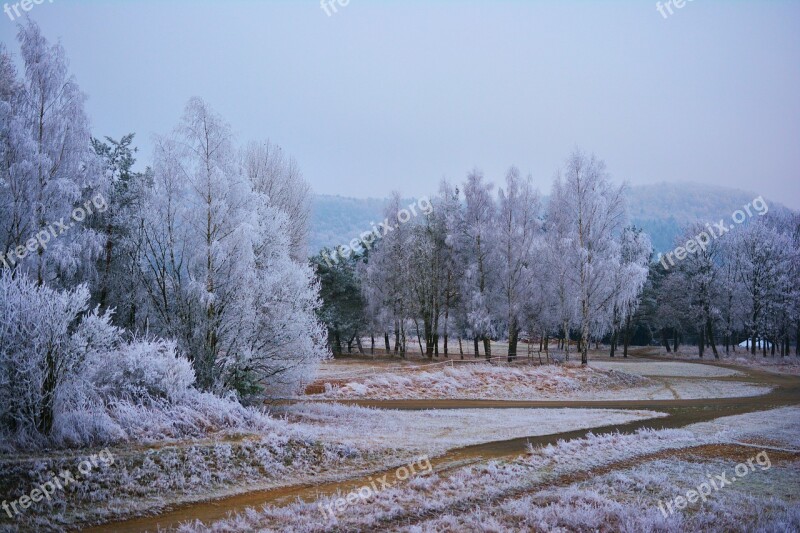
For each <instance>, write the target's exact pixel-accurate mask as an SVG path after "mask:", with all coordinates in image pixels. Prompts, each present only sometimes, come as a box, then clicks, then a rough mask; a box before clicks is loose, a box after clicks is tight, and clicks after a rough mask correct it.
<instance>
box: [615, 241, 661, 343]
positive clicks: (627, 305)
mask: <svg viewBox="0 0 800 533" xmlns="http://www.w3.org/2000/svg"><path fill="white" fill-rule="evenodd" d="M652 253H653V247H652V244H651V243H650V237H648V236H647V234H646V233H644V232H642V231H641V230H638V229H636V228H632V227H628V228H625V229H624V230H623V232H622V235H620V260H619V266H618V268H616V269H614V270H613V272H612V275H613V278H612V279H613V283H614V297H613V301H612V302H613V303H612V310H613V311H612V330H613V333H612V339H611V356H612V357H613V356H614V346H615V344H616V342H617V334H618V332H620V331H621V332H622V335H623V339H622V340H623V356H624V357H628V346H629V345H630V338H631V322H632V320H633V316H634V314H635V313H636V311H637V309H638V307H639V304H640V302H641V297H642V291H643V290H644V285H645V282H646V281H647V276H648V272H649V269H648V263H649V262H650V255H651V254H652Z"/></svg>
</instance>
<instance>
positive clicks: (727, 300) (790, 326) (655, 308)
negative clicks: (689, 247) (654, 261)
mask: <svg viewBox="0 0 800 533" xmlns="http://www.w3.org/2000/svg"><path fill="white" fill-rule="evenodd" d="M703 231H705V232H708V229H707V227H706V226H704V225H702V224H695V225H692V226H690V227H688V228H686V231H685V232H684V234H683V235H682V236H680V237H679V238H678V239H677V241H676V242H677V243H678V244H680V243H686V242H687V241H689V240H690V239H692V238H694V237H695V236H696V235H699V234H700V233H701V232H703ZM642 309H643V313H642V316H641V317H640V318H641V323H643V324H647V325H649V326H650V327H651V328H652V330H653V331H654V332H655V333H656V335H657V336H658V337H659V338H660V341H661V343H662V344H663V345H664V346H665V347H666V349H667V350H668V351H671V350H677V349H678V346H679V339H681V338H685V339H690V340H692V341H693V342H696V343H697V345H698V348H699V355H700V357H703V355H704V353H705V351H706V350H707V349H710V350H711V351H712V352H713V354H714V356H715V357H717V358H718V357H719V352H720V348H718V345H722V346H724V350H725V353H730V352H731V351H734V352H735V351H736V348H737V346H738V345H739V344H740V343H742V342H746V343H747V344H746V346H747V347H748V348H749V351H750V352H751V353H752V354H755V353H756V351H757V350H758V349H760V351H761V353H762V354H763V355H764V356H766V355H767V353H771V354H773V355H775V354H776V353H778V354H780V355H788V354H789V352H790V345H791V341H792V339H794V340H795V343H796V342H797V340H798V338H800V216H798V215H797V214H793V213H778V212H775V213H773V212H770V213H769V214H766V213H765V214H764V215H762V216H760V217H758V218H757V219H755V220H752V221H750V223H749V224H747V225H745V226H739V227H735V228H733V229H731V230H730V232H729V233H727V234H725V235H723V236H720V237H719V238H718V239H713V240H710V241H709V242H708V243H707V244H706V245H705V246H704V247H701V248H698V250H697V251H696V253H693V254H690V255H688V256H687V258H686V259H685V260H683V261H681V262H679V263H678V264H677V265H676V266H675V268H670V269H665V268H663V266H662V265H661V264H658V266H655V265H654V267H653V268H652V271H651V278H650V282H649V284H648V287H647V291H646V298H645V305H644V306H643V308H642ZM670 344H671V346H670ZM795 348H796V349H797V344H795Z"/></svg>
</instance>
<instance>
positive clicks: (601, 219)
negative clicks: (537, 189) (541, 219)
mask: <svg viewBox="0 0 800 533" xmlns="http://www.w3.org/2000/svg"><path fill="white" fill-rule="evenodd" d="M556 183H557V184H558V186H556V187H554V190H553V196H552V198H551V207H552V210H551V213H552V214H553V215H554V216H555V217H558V218H561V219H566V227H567V228H568V231H567V238H568V239H569V242H570V244H571V246H572V248H573V250H574V253H573V254H571V256H570V257H569V258H568V260H569V261H571V262H572V264H571V265H570V267H569V269H568V270H569V275H570V277H571V278H572V280H573V282H574V283H575V284H576V286H577V289H578V298H579V322H580V332H581V363H582V364H583V365H587V364H588V362H589V360H588V348H589V341H590V336H591V334H592V333H594V334H596V335H600V334H601V333H603V332H605V331H607V330H608V329H609V327H610V320H609V319H608V318H607V316H608V313H607V312H606V310H607V309H608V307H609V304H610V303H611V302H612V300H613V298H614V296H615V293H614V284H613V272H614V269H615V268H616V267H617V266H618V265H619V253H620V251H619V243H618V240H617V237H618V235H619V233H620V232H621V231H622V228H623V227H624V226H625V198H624V191H625V188H624V186H618V187H615V186H613V185H612V184H611V183H610V181H609V178H608V174H607V172H606V168H605V164H604V163H603V162H602V161H600V160H598V159H597V158H596V157H594V156H587V155H586V154H584V153H583V152H581V151H579V150H576V151H575V152H574V153H573V154H572V155H571V156H570V157H569V159H568V161H567V165H566V169H565V171H564V176H563V178H561V177H559V178H558V179H557V181H556Z"/></svg>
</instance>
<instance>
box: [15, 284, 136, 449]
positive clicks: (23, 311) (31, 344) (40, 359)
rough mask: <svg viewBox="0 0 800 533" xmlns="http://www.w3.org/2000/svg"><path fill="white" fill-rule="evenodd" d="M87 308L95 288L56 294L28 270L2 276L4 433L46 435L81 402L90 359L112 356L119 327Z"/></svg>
mask: <svg viewBox="0 0 800 533" xmlns="http://www.w3.org/2000/svg"><path fill="white" fill-rule="evenodd" d="M109 319H110V317H109V315H100V314H98V312H97V310H94V311H89V291H88V290H87V289H86V287H84V286H81V287H78V288H77V289H75V290H73V291H56V290H53V289H50V288H48V287H45V286H38V285H37V284H36V283H35V282H34V281H32V280H30V279H29V278H28V277H27V276H25V275H23V274H18V275H16V276H15V275H12V274H11V273H10V272H7V271H5V272H3V273H2V274H1V275H0V431H2V433H3V434H4V435H3V437H4V440H5V439H9V440H16V441H28V440H41V437H47V436H50V434H51V432H52V430H53V427H54V425H55V424H56V423H58V424H59V426H60V427H61V429H62V430H63V421H59V420H57V418H58V417H59V416H62V415H63V413H64V411H65V410H68V409H69V408H70V407H71V405H70V404H77V403H80V402H82V401H83V396H84V395H83V394H82V389H84V388H85V387H86V385H87V384H86V382H85V380H84V377H85V367H86V363H87V360H89V359H94V358H95V357H97V356H98V354H102V353H107V352H108V351H109V350H110V349H112V348H113V347H114V346H115V345H116V344H117V343H118V342H119V336H120V331H119V330H118V329H117V328H115V327H113V326H112V325H111V324H110V323H109Z"/></svg>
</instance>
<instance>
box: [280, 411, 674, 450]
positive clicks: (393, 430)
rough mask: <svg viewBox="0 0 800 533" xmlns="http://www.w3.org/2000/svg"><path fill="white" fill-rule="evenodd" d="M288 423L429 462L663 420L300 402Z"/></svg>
mask: <svg viewBox="0 0 800 533" xmlns="http://www.w3.org/2000/svg"><path fill="white" fill-rule="evenodd" d="M287 413H288V414H289V419H290V420H292V421H297V422H300V423H302V424H303V425H310V426H311V427H315V428H319V430H320V432H323V431H324V435H325V437H324V438H325V439H331V440H332V441H334V442H338V443H342V444H347V445H350V446H356V447H368V448H374V447H385V448H390V447H394V446H396V447H398V448H402V449H403V450H409V451H413V452H415V453H417V454H425V455H428V456H430V457H433V456H435V455H438V454H440V453H442V452H444V451H446V450H449V449H453V448H459V447H463V446H469V445H472V444H479V443H484V442H493V441H498V440H510V439H515V438H521V437H532V436H537V435H548V434H553V433H560V432H564V431H572V430H577V429H589V428H593V427H600V426H605V425H612V424H621V423H625V422H630V421H633V420H643V419H646V418H659V417H664V416H667V415H665V414H663V413H658V412H654V411H635V410H615V409H452V410H449V409H433V410H426V411H398V410H383V409H371V408H364V407H358V406H344V405H341V404H330V403H314V402H312V403H304V404H300V405H294V406H292V407H291V408H289V409H288V410H287Z"/></svg>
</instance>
